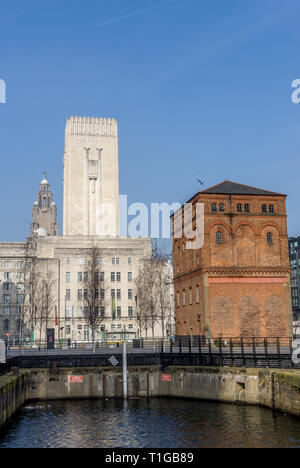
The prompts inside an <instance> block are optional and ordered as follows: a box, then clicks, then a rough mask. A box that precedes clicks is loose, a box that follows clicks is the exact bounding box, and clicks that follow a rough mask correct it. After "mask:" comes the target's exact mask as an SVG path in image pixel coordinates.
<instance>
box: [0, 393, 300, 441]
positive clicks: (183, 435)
mask: <svg viewBox="0 0 300 468" xmlns="http://www.w3.org/2000/svg"><path fill="white" fill-rule="evenodd" d="M5 447H25V448H27V447H86V448H88V447H105V448H115V447H130V448H143V447H144V448H197V447H300V420H298V419H296V418H293V417H290V416H285V415H283V414H280V413H273V412H272V411H270V410H267V409H262V408H256V407H249V406H248V407H246V406H245V407H244V406H234V405H226V404H221V403H206V402H205V403H204V402H200V401H184V400H167V399H153V400H144V399H136V400H129V401H128V403H123V402H122V401H118V400H109V401H95V400H94V401H56V402H42V403H38V404H29V405H27V406H24V407H23V408H22V409H21V410H20V411H19V412H18V413H17V414H16V415H15V417H14V418H13V419H12V420H11V421H10V422H9V424H8V425H6V426H5V428H4V430H2V431H0V448H5Z"/></svg>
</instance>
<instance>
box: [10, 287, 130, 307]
mask: <svg viewBox="0 0 300 468" xmlns="http://www.w3.org/2000/svg"><path fill="white" fill-rule="evenodd" d="M99 294H100V298H101V299H105V289H100V290H98V289H96V291H95V297H96V298H99ZM121 296H122V292H121V289H117V290H116V289H111V297H112V299H116V298H117V299H121ZM87 297H88V290H87V289H84V290H82V289H78V291H77V299H78V300H79V301H82V300H83V299H86V298H87ZM128 299H130V300H132V299H133V290H132V289H128ZM70 300H71V289H66V301H70ZM6 304H7V303H6Z"/></svg>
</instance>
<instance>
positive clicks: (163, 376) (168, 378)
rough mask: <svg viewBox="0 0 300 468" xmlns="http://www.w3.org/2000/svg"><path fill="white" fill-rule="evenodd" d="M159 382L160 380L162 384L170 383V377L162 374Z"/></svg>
mask: <svg viewBox="0 0 300 468" xmlns="http://www.w3.org/2000/svg"><path fill="white" fill-rule="evenodd" d="M161 380H162V382H172V376H171V375H167V374H162V376H161Z"/></svg>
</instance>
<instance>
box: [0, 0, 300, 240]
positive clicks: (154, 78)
mask: <svg viewBox="0 0 300 468" xmlns="http://www.w3.org/2000/svg"><path fill="white" fill-rule="evenodd" d="M299 13H300V5H299V1H296V0H286V1H283V0H251V1H249V0H247V1H246V0H205V1H204V0H184V1H183V0H173V1H172V0H171V1H168V2H167V1H166V2H163V1H162V0H156V1H154V0H127V1H125V0H109V1H104V0H85V1H84V2H83V1H82V0H61V1H47V0H10V1H9V2H4V1H2V2H1V11H0V79H3V80H5V82H6V85H7V103H6V104H0V158H1V172H0V197H1V215H2V216H1V229H0V239H1V240H4V241H5V240H12V241H18V240H23V239H24V238H25V236H26V235H28V233H29V224H30V221H31V209H32V204H33V202H34V200H35V198H36V192H37V190H38V188H39V183H40V180H41V178H42V173H43V171H44V170H46V171H47V173H48V178H49V181H50V183H51V186H52V189H53V192H54V197H55V200H56V201H57V203H58V206H59V216H60V222H61V218H62V176H63V166H62V161H63V151H64V128H65V121H66V118H67V117H68V116H70V115H80V116H98V117H114V118H117V119H118V121H119V137H120V192H121V193H123V194H128V198H129V202H136V201H139V202H145V203H147V204H149V203H151V202H163V201H166V202H170V203H171V202H175V201H178V202H184V201H186V200H187V199H189V198H190V197H191V196H192V195H193V194H194V193H196V192H197V191H198V190H199V188H200V187H199V184H198V183H197V181H196V179H197V178H198V177H199V176H200V178H201V179H202V180H204V181H205V183H206V186H207V187H208V186H210V185H214V184H216V183H218V182H221V181H223V180H224V179H230V180H235V181H238V182H241V183H245V184H249V185H255V186H259V187H262V188H266V189H271V190H274V191H279V192H283V193H287V194H288V195H289V197H288V212H289V220H288V223H289V234H290V235H297V234H298V233H300V219H299V209H298V204H299V174H300V158H299V155H300V105H295V104H293V103H292V101H291V93H292V89H291V83H292V81H293V80H294V79H296V78H300V61H299V50H300V30H299ZM198 171H201V172H198Z"/></svg>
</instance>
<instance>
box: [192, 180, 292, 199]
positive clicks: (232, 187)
mask: <svg viewBox="0 0 300 468" xmlns="http://www.w3.org/2000/svg"><path fill="white" fill-rule="evenodd" d="M200 193H211V194H220V195H266V196H267V195H269V196H280V197H285V196H286V195H284V194H282V193H277V192H270V191H268V190H263V189H260V188H257V187H250V186H249V185H243V184H238V183H236V182H232V181H230V180H224V182H221V183H220V184H218V185H214V186H213V187H210V188H208V189H206V190H202V191H201V192H200Z"/></svg>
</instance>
